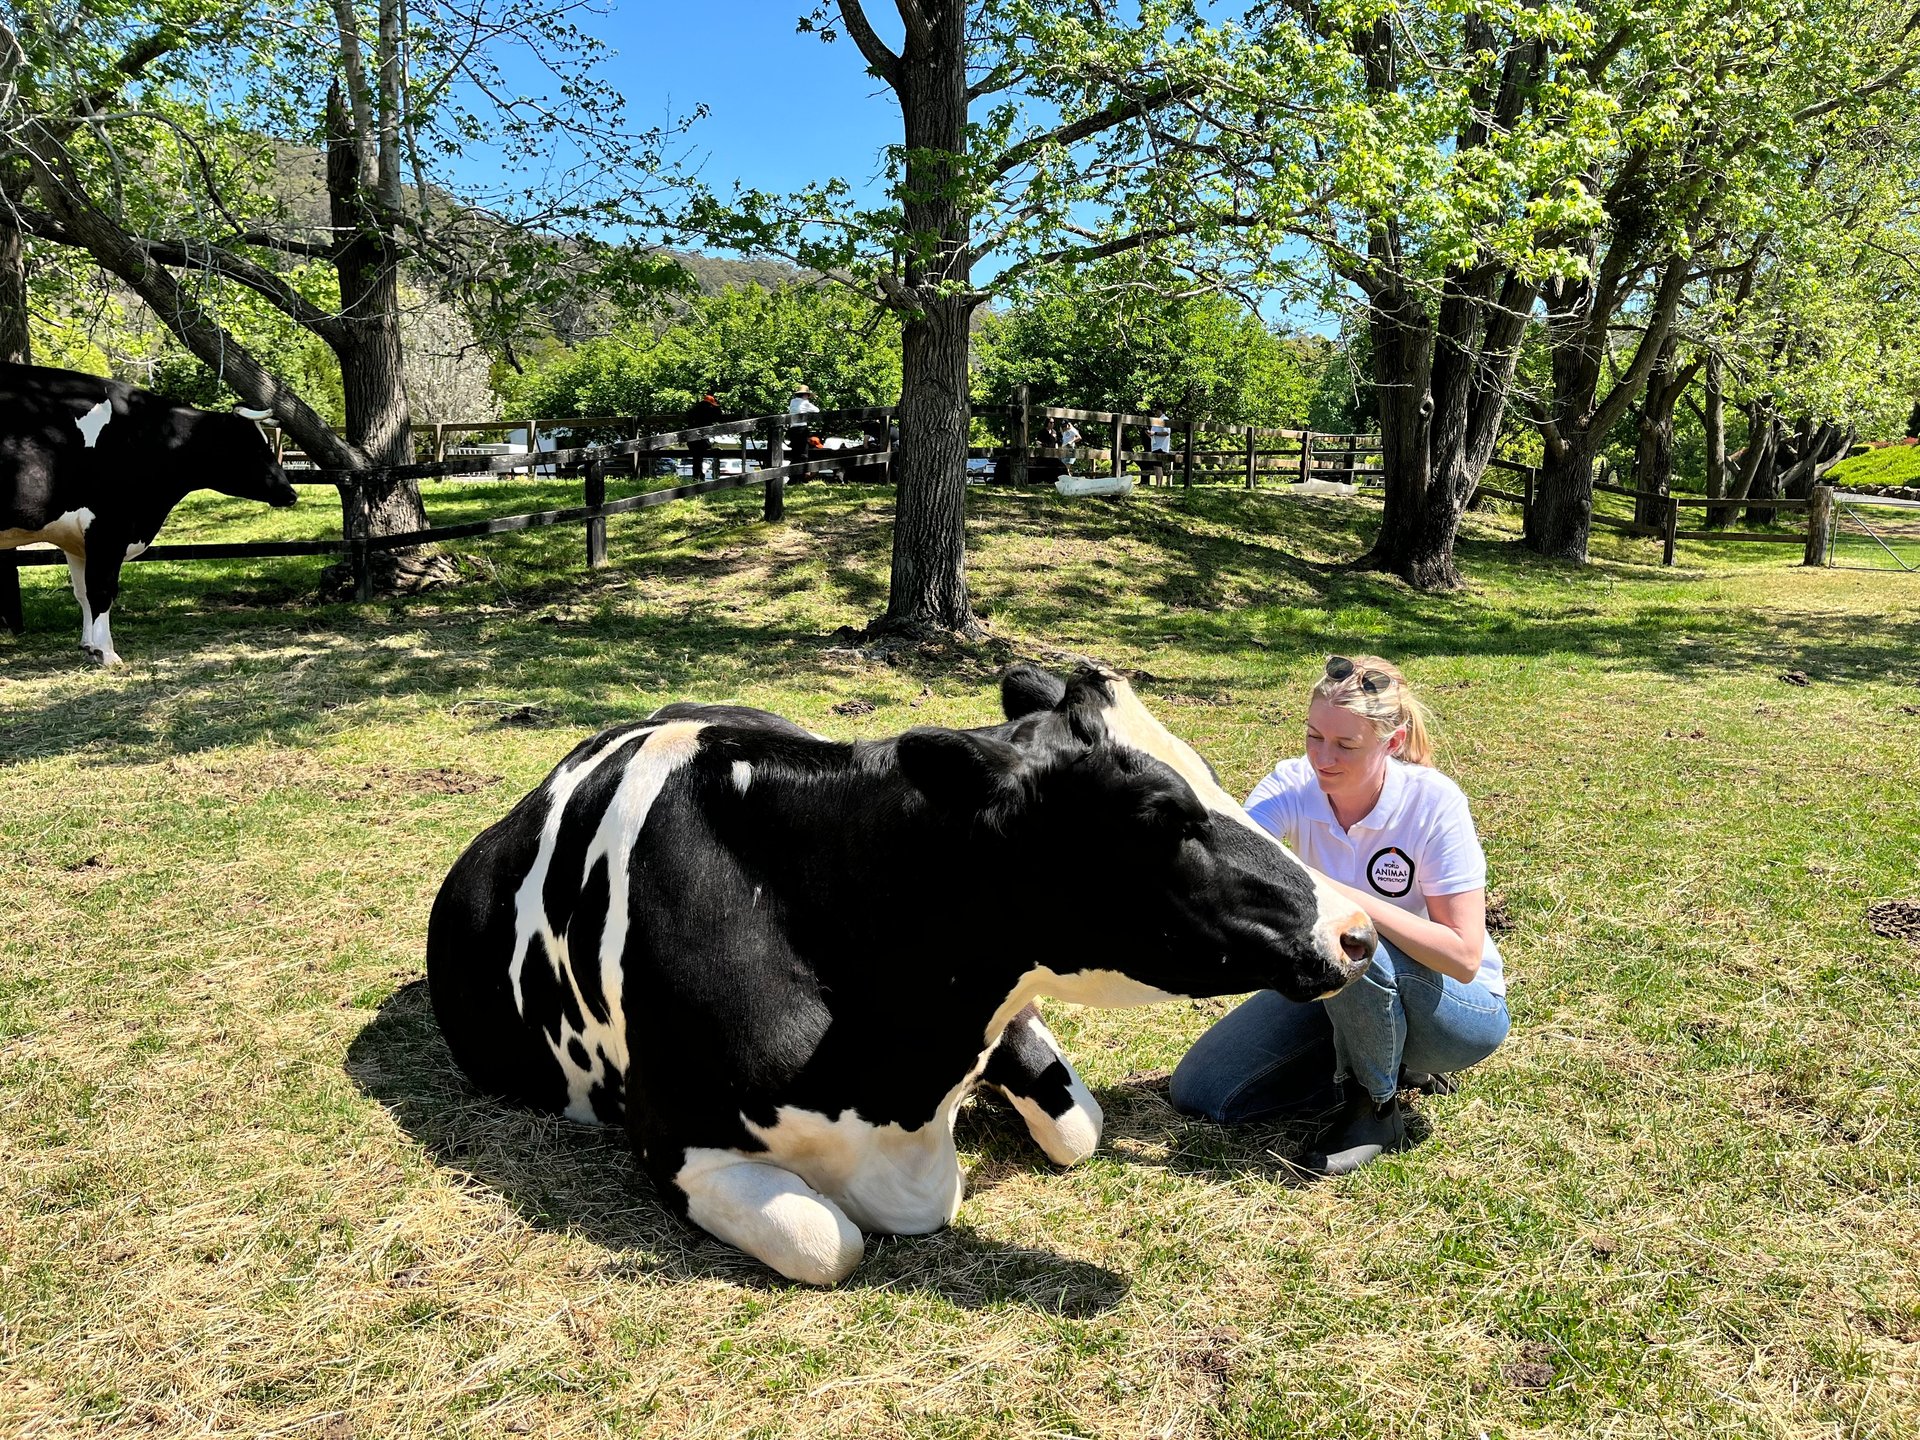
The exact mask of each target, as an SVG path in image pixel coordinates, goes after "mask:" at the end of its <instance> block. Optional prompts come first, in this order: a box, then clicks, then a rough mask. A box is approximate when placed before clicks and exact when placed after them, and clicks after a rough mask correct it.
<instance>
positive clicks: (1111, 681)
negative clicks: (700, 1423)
mask: <svg viewBox="0 0 1920 1440" xmlns="http://www.w3.org/2000/svg"><path fill="white" fill-rule="evenodd" d="M1101 673H1102V674H1103V675H1105V676H1106V680H1107V688H1108V689H1110V690H1112V691H1113V704H1111V705H1110V706H1108V707H1107V708H1106V709H1104V710H1102V711H1101V712H1100V715H1101V718H1102V719H1103V720H1105V721H1106V724H1107V733H1108V734H1109V735H1110V736H1112V737H1113V739H1114V741H1115V742H1116V743H1118V744H1121V745H1125V746H1126V747H1127V748H1128V749H1130V750H1138V751H1140V752H1141V753H1142V754H1146V755H1151V756H1152V757H1153V758H1154V759H1156V760H1158V761H1159V762H1160V763H1161V764H1163V765H1165V766H1166V767H1167V768H1168V769H1169V770H1171V771H1173V773H1174V774H1176V775H1178V776H1179V777H1180V778H1181V779H1182V780H1184V781H1186V782H1187V784H1189V785H1191V786H1192V787H1193V793H1194V794H1195V795H1197V796H1199V797H1200V803H1201V804H1202V805H1205V806H1206V807H1207V808H1208V809H1209V810H1212V811H1214V812H1215V813H1216V814H1219V815H1225V816H1228V817H1230V818H1231V819H1233V820H1235V821H1237V822H1238V823H1239V824H1242V825H1245V826H1246V827H1247V828H1248V829H1249V830H1252V831H1253V832H1254V834H1256V835H1267V832H1266V831H1264V830H1262V829H1261V828H1260V826H1259V825H1258V824H1256V823H1255V821H1254V819H1253V817H1252V816H1250V815H1248V814H1247V811H1246V807H1245V806H1243V805H1242V804H1241V803H1240V802H1239V801H1238V800H1236V799H1234V798H1233V796H1231V795H1229V794H1228V793H1227V792H1226V791H1225V790H1223V789H1222V788H1221V787H1220V782H1219V781H1218V780H1216V779H1214V778H1213V772H1212V771H1211V770H1209V769H1208V768H1207V762H1206V761H1204V760H1202V759H1201V758H1200V756H1199V755H1198V754H1197V753H1196V752H1195V751H1194V749H1193V747H1192V746H1191V745H1189V744H1187V742H1186V741H1184V740H1182V739H1181V738H1180V737H1179V736H1177V735H1175V734H1174V733H1173V732H1172V731H1171V730H1169V729H1167V727H1166V726H1164V725H1162V724H1161V723H1160V721H1159V720H1158V719H1157V718H1155V716H1154V714H1153V712H1152V711H1150V710H1148V709H1147V707H1146V706H1145V705H1142V704H1141V703H1140V697H1139V696H1138V695H1136V694H1134V693H1133V687H1132V686H1131V685H1129V684H1128V683H1127V682H1126V681H1125V680H1124V679H1122V678H1121V677H1120V676H1118V675H1116V674H1114V673H1113V672H1112V671H1110V670H1106V671H1102V672H1101ZM1267 838H1268V839H1269V840H1272V839H1273V837H1272V836H1271V835H1267ZM1274 843H1275V844H1276V845H1279V842H1278V841H1275V842H1274ZM1280 848H1281V849H1282V850H1285V848H1286V847H1285V846H1280ZM1288 858H1289V859H1292V860H1293V863H1294V864H1296V865H1300V862H1299V860H1298V859H1294V857H1293V856H1292V855H1291V853H1290V852H1289V854H1288ZM1300 868H1301V869H1303V870H1304V869H1306V866H1304V865H1301V866H1300Z"/></svg>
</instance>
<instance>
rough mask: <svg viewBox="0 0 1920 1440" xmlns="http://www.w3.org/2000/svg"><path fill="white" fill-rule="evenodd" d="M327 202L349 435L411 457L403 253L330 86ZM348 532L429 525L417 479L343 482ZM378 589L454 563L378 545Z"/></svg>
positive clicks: (367, 449) (382, 461)
mask: <svg viewBox="0 0 1920 1440" xmlns="http://www.w3.org/2000/svg"><path fill="white" fill-rule="evenodd" d="M327 122H328V127H329V128H328V134H329V136H330V137H331V138H330V140H329V142H328V145H327V201H328V208H329V210H330V212H331V219H332V222H333V228H334V233H335V234H336V235H338V236H340V237H341V239H340V241H339V243H338V244H337V246H336V247H335V250H334V255H333V263H334V269H335V271H336V272H337V274H338V275H339V278H340V333H339V335H338V337H337V338H336V339H335V340H334V342H333V351H334V353H335V355H337V356H338V357H339V360H340V379H341V386H342V390H343V392H344V396H345V401H346V432H347V440H348V442H349V443H351V444H352V445H354V446H355V447H356V448H357V449H358V450H359V451H360V453H361V454H362V455H364V456H365V457H366V463H367V465H368V466H369V467H370V468H371V469H373V470H374V471H376V472H377V471H379V470H381V469H383V468H384V467H387V466H395V465H409V464H412V463H413V432H412V426H411V417H410V415H409V412H408V408H407V387H406V378H405V370H404V367H403V359H402V350H401V341H400V257H399V253H398V250H397V248H396V247H395V246H394V245H393V243H392V236H391V229H390V224H391V217H390V216H388V215H387V214H386V213H385V212H384V211H383V210H382V209H381V207H380V205H379V202H378V198H377V196H376V194H375V193H374V189H373V186H372V183H371V177H369V176H367V175H366V174H364V173H363V170H362V160H363V156H364V154H365V150H364V147H362V146H359V145H356V144H355V143H354V137H353V126H352V122H351V120H350V119H349V118H348V115H347V110H346V106H345V105H344V104H343V103H342V100H341V96H340V92H339V87H338V86H337V85H336V86H335V87H334V89H333V91H332V92H331V93H330V94H329V95H328V97H327ZM341 504H342V507H343V511H344V514H345V519H346V524H347V530H348V533H349V534H352V533H354V531H355V530H356V529H357V528H359V527H360V526H364V527H365V528H364V530H362V531H361V533H364V534H365V535H367V536H368V537H369V538H373V537H378V536H381V535H403V534H406V533H407V532H409V531H413V530H424V529H426V528H427V512H426V509H425V507H424V506H423V505H422V504H421V503H420V485H419V482H418V481H415V480H390V479H377V478H369V479H365V480H361V481H360V482H359V483H358V484H357V485H356V486H354V487H353V488H352V489H351V490H348V489H343V490H342V491H341ZM371 565H372V571H373V588H374V590H375V592H376V593H378V594H386V595H396V594H408V593H411V592H412V591H415V590H420V589H424V588H426V587H427V586H429V585H436V584H442V583H445V582H446V581H448V580H451V579H452V578H453V574H454V570H453V565H452V562H450V561H449V560H448V559H447V558H446V557H445V556H444V555H442V554H440V553H439V551H438V550H437V549H435V548H434V547H431V546H414V547H411V548H408V549H405V550H380V551H375V552H373V554H372V556H371ZM352 584H353V576H352V569H351V567H350V566H348V565H345V564H341V565H334V566H330V567H328V569H327V571H326V573H325V575H324V576H323V577H322V579H321V589H322V592H323V593H325V594H328V595H344V594H345V593H346V592H348V591H350V590H351V587H352Z"/></svg>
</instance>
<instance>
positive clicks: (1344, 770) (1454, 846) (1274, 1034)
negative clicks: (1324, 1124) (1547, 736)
mask: <svg viewBox="0 0 1920 1440" xmlns="http://www.w3.org/2000/svg"><path fill="white" fill-rule="evenodd" d="M1247 811H1248V813H1249V814H1251V815H1252V816H1253V818H1254V819H1255V820H1256V821H1258V822H1259V823H1260V825H1261V826H1262V827H1263V828H1265V829H1266V830H1267V831H1269V832H1270V833H1271V834H1273V835H1275V836H1277V837H1279V839H1280V840H1281V841H1283V842H1284V843H1285V844H1286V845H1287V846H1288V847H1289V848H1291V849H1292V850H1293V851H1294V853H1295V854H1297V855H1298V856H1299V857H1300V858H1301V859H1302V860H1304V861H1305V862H1306V863H1307V864H1308V865H1311V866H1312V867H1313V868H1314V869H1315V870H1318V871H1319V872H1320V873H1321V874H1323V875H1326V876H1327V877H1329V878H1330V879H1332V880H1333V881H1334V882H1335V883H1336V884H1338V885H1339V886H1340V888H1341V889H1342V890H1344V891H1345V892H1346V893H1347V894H1348V895H1350V896H1352V897H1353V898H1354V899H1355V900H1357V901H1358V902H1359V903H1360V905H1361V907H1362V908H1363V909H1364V910H1365V911H1366V912H1367V915H1368V916H1369V917H1370V918H1371V919H1372V921H1373V924H1374V929H1375V930H1376V931H1377V932H1378V933H1379V936H1380V945H1379V948H1378V949H1376V950H1375V951H1374V956H1373V966H1372V968H1371V969H1370V970H1369V971H1368V972H1367V973H1366V974H1364V975H1362V976H1361V977H1360V979H1358V980H1356V981H1355V982H1354V983H1353V984H1351V985H1349V986H1348V987H1347V988H1346V989H1345V990H1342V991H1341V992H1340V993H1339V994H1338V995H1334V996H1330V997H1328V998H1327V999H1325V1000H1320V1001H1315V1002H1313V1003H1310V1004H1305V1005H1301V1004H1296V1003H1294V1002H1293V1001H1291V1000H1287V999H1285V998H1283V997H1282V996H1280V995H1277V994H1275V993H1274V992H1272V991H1271V990H1263V991H1261V992H1260V993H1259V994H1257V995H1255V996H1253V997H1252V998H1251V999H1249V1000H1248V1001H1246V1002H1245V1003H1244V1004H1243V1005H1241V1006H1240V1007H1239V1008H1238V1009H1237V1010H1235V1011H1233V1013H1232V1014H1230V1015H1228V1016H1227V1017H1226V1018H1225V1019H1223V1020H1221V1021H1220V1023H1219V1024H1217V1025H1215V1026H1214V1027H1213V1028H1212V1029H1211V1030H1209V1031H1208V1032H1207V1033H1206V1034H1205V1035H1203V1036H1201V1037H1200V1040H1199V1043H1198V1044H1196V1045H1195V1046H1194V1047H1193V1049H1192V1050H1191V1051H1189V1052H1188V1053H1187V1055H1186V1058H1185V1059H1183V1060H1182V1061H1181V1062H1180V1065H1179V1068H1178V1069H1176V1070H1175V1071H1174V1072H1173V1102H1174V1104H1175V1105H1177V1106H1178V1107H1179V1108H1180V1109H1182V1110H1185V1111H1187V1112H1188V1113H1189V1114H1195V1115H1204V1116H1207V1117H1209V1118H1211V1119H1214V1120H1220V1121H1226V1122H1232V1121H1237V1120H1253V1119H1257V1118H1260V1117H1262V1116H1266V1115H1272V1114H1275V1113H1277V1112H1280V1111H1284V1110H1290V1109H1296V1108H1302V1107H1308V1106H1317V1105H1320V1104H1323V1103H1325V1101H1326V1100H1327V1099H1328V1098H1329V1094H1330V1092H1329V1082H1333V1083H1334V1084H1339V1083H1341V1082H1344V1085H1345V1103H1344V1105H1343V1106H1342V1108H1341V1110H1340V1112H1339V1116H1338V1118H1337V1119H1336V1120H1335V1122H1334V1124H1333V1126H1332V1128H1331V1130H1330V1131H1329V1132H1328V1134H1327V1135H1326V1137H1325V1138H1324V1139H1323V1140H1322V1141H1321V1143H1320V1147H1319V1148H1318V1149H1317V1150H1315V1151H1313V1152H1312V1153H1310V1154H1309V1155H1307V1156H1306V1158H1305V1161H1304V1164H1305V1165H1306V1167H1307V1168H1308V1169H1312V1170H1317V1171H1320V1172H1321V1173H1323V1174H1328V1175H1342V1174H1345V1173H1347V1172H1348V1171H1350V1170H1355V1169H1358V1168H1359V1167H1360V1166H1362V1165H1364V1164H1366V1163H1367V1162H1368V1161H1370V1160H1373V1159H1375V1158H1376V1157H1378V1156H1379V1155H1381V1154H1383V1153H1385V1152H1386V1151H1389V1150H1398V1149H1400V1148H1401V1147H1402V1146H1403V1145H1405V1143H1406V1127H1405V1121H1404V1117H1403V1116H1402V1114H1401V1110H1400V1101H1399V1089H1400V1086H1401V1084H1402V1080H1403V1076H1404V1077H1405V1078H1406V1080H1407V1083H1420V1082H1421V1081H1422V1080H1423V1079H1424V1078H1425V1077H1426V1076H1429V1075H1431V1076H1438V1075H1440V1074H1442V1073H1443V1072H1446V1071H1452V1070H1463V1069H1465V1068H1466V1067H1467V1066H1469V1065H1472V1064H1474V1063H1476V1062H1477V1061H1480V1060H1484V1059H1486V1057H1487V1056H1489V1055H1491V1054H1492V1053H1493V1052H1494V1050H1495V1048H1496V1047H1498V1046H1499V1044H1500V1042H1501V1041H1502V1040H1504V1039H1505V1038H1506V1034H1507V1002H1506V983H1505V981H1504V979H1503V977H1502V974H1501V965H1500V952H1499V951H1498V950H1497V949H1496V948H1495V947H1494V944H1493V941H1492V939H1491V938H1490V937H1489V936H1488V934H1487V889H1486V887H1487V861H1486V855H1485V854H1484V853H1483V852H1482V850H1481V848H1480V837H1479V836H1478V835H1477V834H1475V833H1474V828H1473V818H1472V816H1471V815H1470V814H1469V813H1468V810H1467V800H1466V796H1465V795H1463V794H1461V792H1460V787H1459V786H1458V785H1456V784H1454V783H1453V781H1451V780H1449V779H1448V778H1447V777H1446V776H1445V775H1442V774H1441V773H1440V772H1439V771H1438V770H1436V769H1434V768H1433V747H1432V744H1431V742H1430V741H1429V739H1428V735H1427V714H1426V709H1425V707H1424V706H1423V705H1421V703H1420V702H1419V701H1418V700H1417V699H1415V698H1414V696H1413V694H1412V693H1411V692H1410V691H1409V690H1408V688H1407V682H1406V679H1405V677H1404V676H1402V675H1401V673H1400V672H1399V670H1397V669H1396V668H1395V667H1394V666H1392V665H1390V664H1388V663H1387V662H1386V661H1384V660H1382V659H1380V658H1379V657H1377V656H1373V655H1363V656H1357V657H1355V658H1353V659H1348V658H1346V657H1345V656H1335V657H1334V658H1332V659H1330V660H1328V661H1327V668H1326V673H1325V674H1324V675H1322V676H1321V678H1320V679H1319V681H1318V682H1317V683H1316V684H1315V685H1314V687H1313V696H1312V703H1311V705H1310V707H1309V709H1308V711H1307V753H1306V754H1305V755H1304V756H1302V757H1300V758H1298V759H1293V760H1283V761H1281V762H1280V764H1278V765H1276V766H1275V767H1274V770H1273V773H1272V774H1271V775H1269V776H1267V778H1266V779H1264V780H1262V781H1261V782H1260V783H1259V784H1258V785H1257V786H1255V787H1254V791H1253V794H1252V795H1250V796H1249V797H1248V798H1247Z"/></svg>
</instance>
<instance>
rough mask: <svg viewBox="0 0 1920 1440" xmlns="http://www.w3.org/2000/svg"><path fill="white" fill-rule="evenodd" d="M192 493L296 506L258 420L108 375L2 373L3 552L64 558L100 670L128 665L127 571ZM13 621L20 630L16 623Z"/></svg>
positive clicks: (83, 635) (22, 369)
mask: <svg viewBox="0 0 1920 1440" xmlns="http://www.w3.org/2000/svg"><path fill="white" fill-rule="evenodd" d="M193 490H217V491H219V492H220V493H221V494H222V495H232V496H235V497H237V498H239V499H241V500H263V501H265V502H266V503H267V504H269V505H291V504H293V503H294V500H295V499H296V498H297V497H296V495H295V494H294V489H293V487H292V486H291V485H289V484H288V483H287V477H286V474H285V473H284V472H283V471H282V470H281V468H280V467H279V465H278V464H276V463H275V462H274V458H273V447H272V446H270V445H269V444H267V440H266V437H265V436H264V435H263V434H262V433H261V431H260V426H259V425H258V424H257V423H256V420H255V417H254V416H253V414H252V412H247V413H243V414H226V413H221V412H218V411H211V410H195V409H193V408H192V407H191V406H186V405H175V404H172V403H171V402H169V401H167V400H164V399H162V398H161V397H160V396H158V395H155V394H153V393H152V392H151V391H147V390H136V389H135V388H134V387H133V386H131V385H124V384H122V383H121V382H120V381H118V380H103V379H102V378H100V377H99V376H98V375H81V374H78V373H76V372H74V371H72V370H49V369H46V368H44V367H42V366H37V365H0V550H7V549H12V548H14V547H15V546H19V545H31V544H33V543H35V542H36V541H45V542H46V543H48V544H51V545H57V546H59V547H60V549H61V550H63V551H64V552H65V553H66V557H67V570H68V573H69V574H70V575H71V576H72V577H73V593H74V595H75V597H76V598H77V599H78V600H79V601H80V648H81V649H82V650H85V651H86V652H87V653H88V654H89V655H91V656H93V658H94V659H96V660H98V661H99V662H100V663H101V664H102V665H117V664H119V663H120V657H119V656H118V655H116V654H115V653H114V649H113V632H112V630H111V629H110V628H109V626H108V623H107V612H108V610H109V609H111V608H112V605H113V599H114V596H115V595H117V594H119V592H120V567H121V566H122V565H123V564H125V563H126V562H127V561H128V560H131V559H132V558H133V557H134V556H136V555H138V554H139V553H140V552H141V551H142V550H145V549H146V548H147V547H148V546H149V545H151V544H152V543H153V540H154V537H155V536H156V535H158V534H159V533H160V527H161V525H162V524H164V523H165V522H166V518H167V516H168V514H169V513H170V512H171V511H172V510H173V507H174V506H175V505H178V504H179V503H180V501H181V500H182V499H184V498H185V497H186V495H187V494H188V492H189V491H193ZM10 578H11V577H9V579H10ZM5 619H6V621H7V624H8V626H9V628H11V629H13V630H16V631H17V630H18V629H19V628H20V621H19V616H18V615H14V614H10V615H8V616H6V617H5Z"/></svg>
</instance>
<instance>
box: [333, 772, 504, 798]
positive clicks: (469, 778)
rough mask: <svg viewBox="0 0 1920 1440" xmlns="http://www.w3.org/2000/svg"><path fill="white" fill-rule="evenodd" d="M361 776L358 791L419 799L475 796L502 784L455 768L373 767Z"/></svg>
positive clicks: (495, 779)
mask: <svg viewBox="0 0 1920 1440" xmlns="http://www.w3.org/2000/svg"><path fill="white" fill-rule="evenodd" d="M361 773H362V776H363V778H362V779H361V782H360V785H359V787H358V788H359V789H362V790H406V791H411V792H412V793H414V794H416V795H472V794H475V793H476V792H478V791H481V790H485V789H486V788H487V787H489V786H491V785H498V784H499V783H500V777H499V776H498V775H481V774H477V773H475V772H474V771H472V770H462V769H460V768H459V767H458V766H454V765H431V766H428V767H427V768H426V769H423V770H406V769H401V768H399V767H397V766H393V765H374V766H371V767H370V768H368V769H367V770H365V771H363V772H361Z"/></svg>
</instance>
